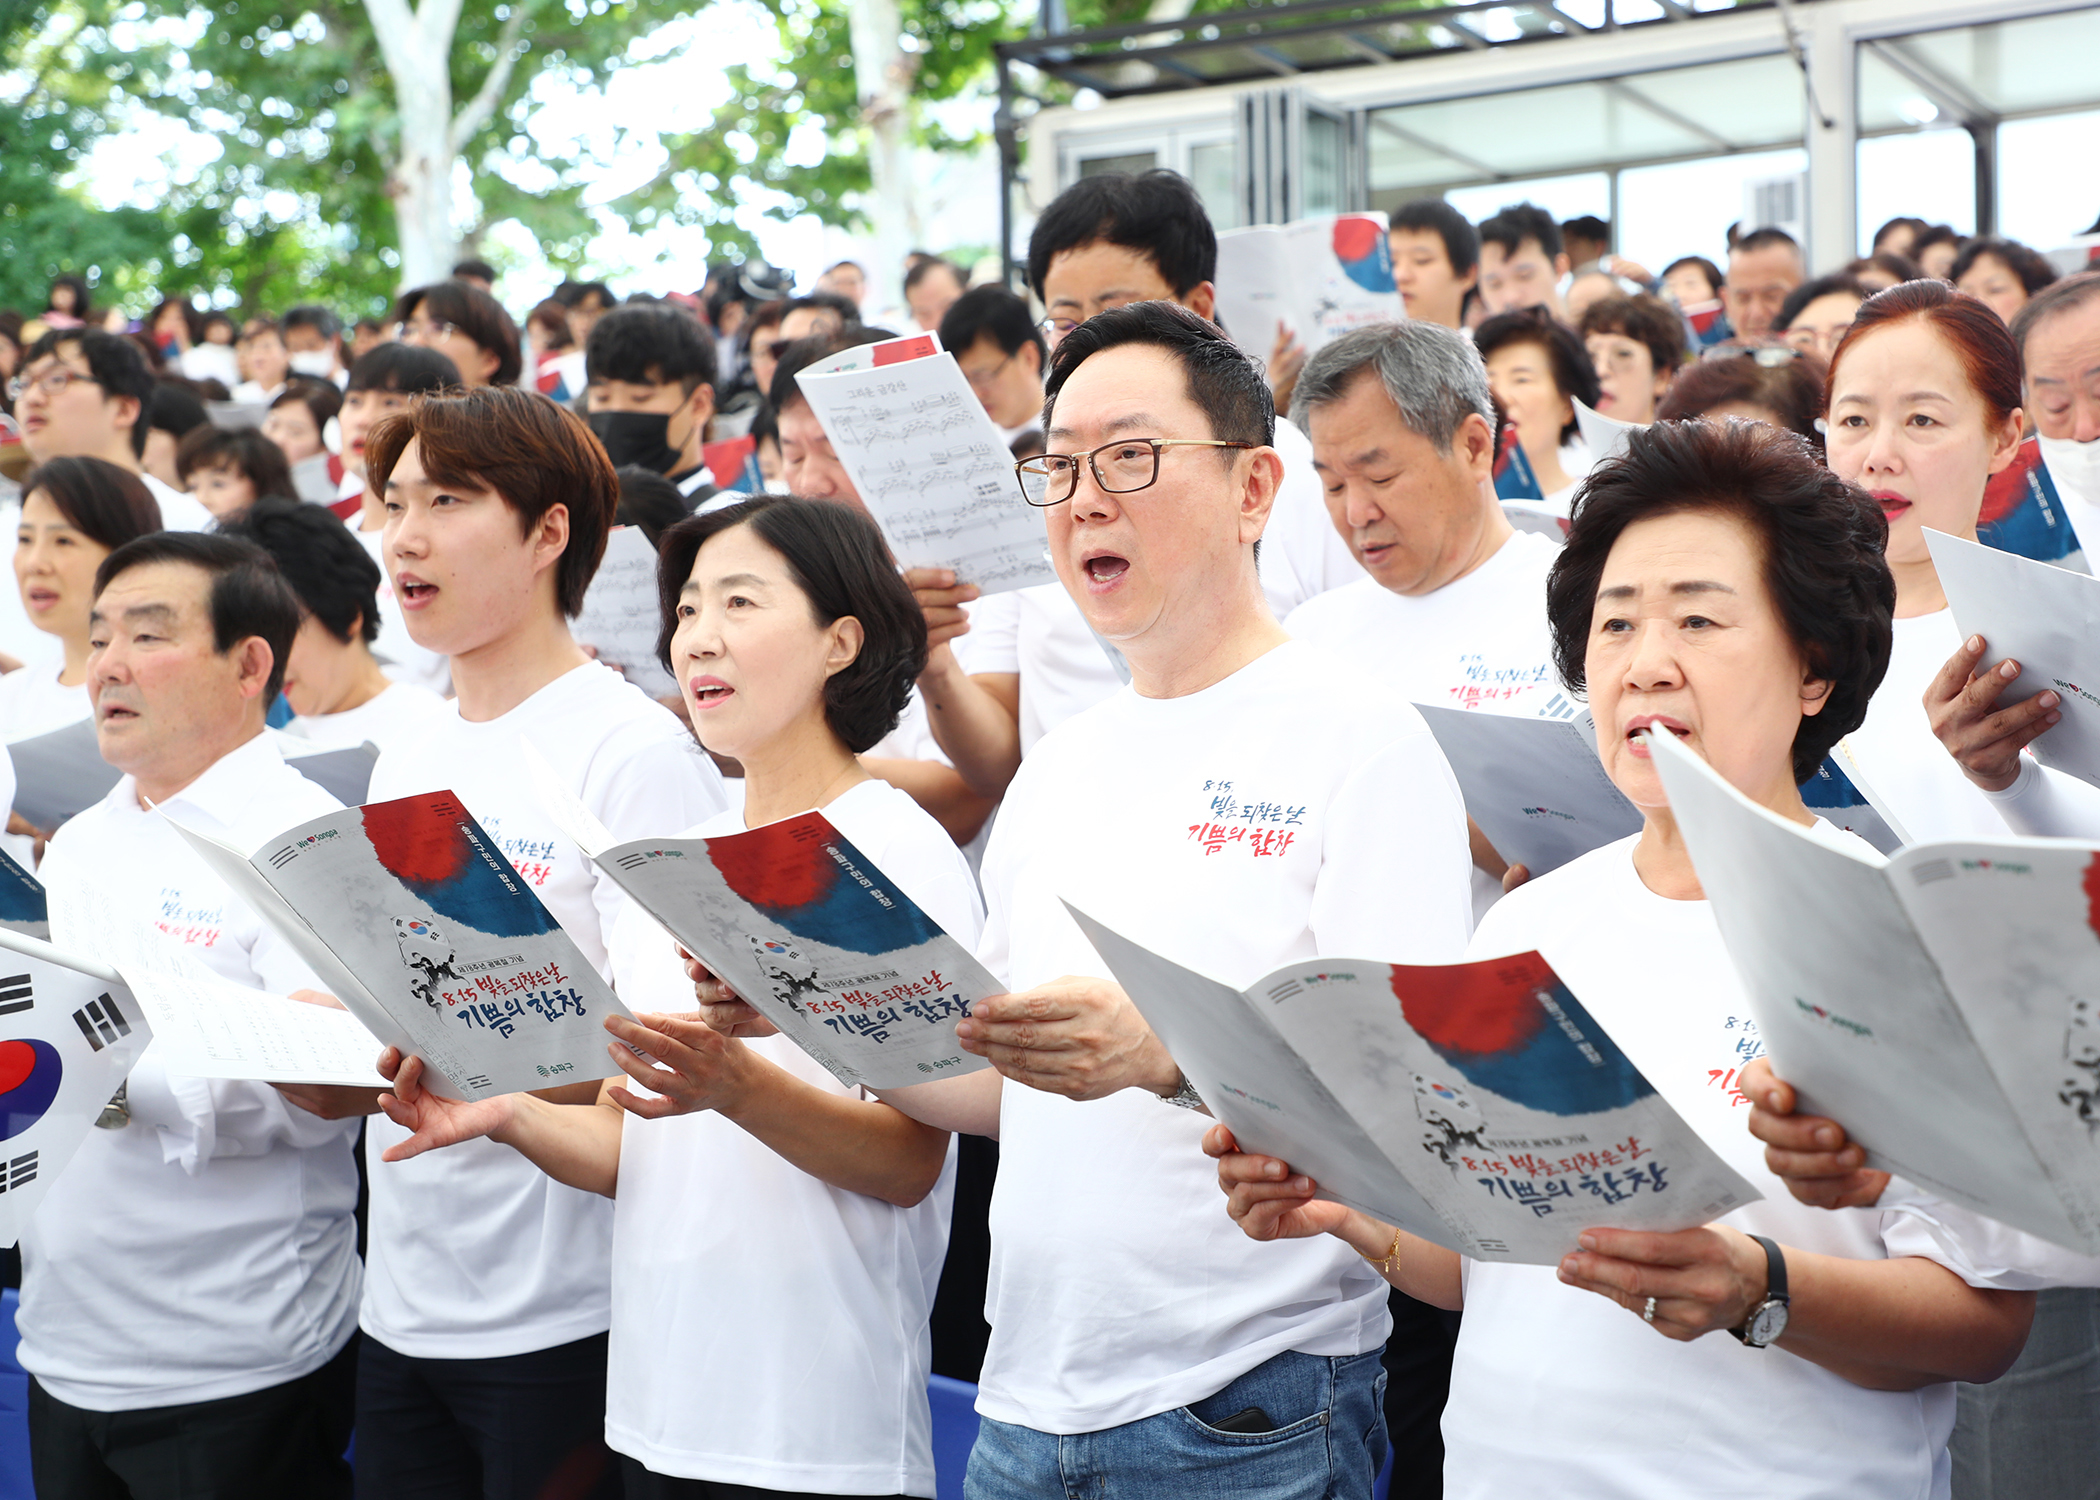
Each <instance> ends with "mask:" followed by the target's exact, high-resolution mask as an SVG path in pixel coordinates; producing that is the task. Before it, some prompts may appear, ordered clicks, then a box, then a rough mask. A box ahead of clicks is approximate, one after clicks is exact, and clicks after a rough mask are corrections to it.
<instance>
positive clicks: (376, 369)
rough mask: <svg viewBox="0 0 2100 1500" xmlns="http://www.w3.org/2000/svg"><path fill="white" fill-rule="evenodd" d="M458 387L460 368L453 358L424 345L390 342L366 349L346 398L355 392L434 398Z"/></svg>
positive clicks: (353, 371)
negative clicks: (385, 392) (436, 394)
mask: <svg viewBox="0 0 2100 1500" xmlns="http://www.w3.org/2000/svg"><path fill="white" fill-rule="evenodd" d="M458 384H459V366H458V365H455V364H454V363H452V356H451V355H449V354H444V353H441V352H440V351H438V350H436V349H425V348H424V347H423V346H422V345H421V344H404V343H402V342H401V341H400V340H399V339H389V340H388V341H387V342H386V343H384V344H378V345H375V346H374V347H372V348H370V349H367V350H366V351H365V352H364V353H363V354H361V355H359V356H358V357H357V362H356V363H355V364H353V365H351V366H350V379H349V381H348V382H347V383H346V384H345V385H344V386H343V394H344V395H346V396H347V395H349V394H350V393H351V392H352V391H392V392H396V393H398V394H400V395H404V396H424V395H432V394H435V393H436V392H438V391H449V390H451V389H452V388H453V387H454V386H456V385H458Z"/></svg>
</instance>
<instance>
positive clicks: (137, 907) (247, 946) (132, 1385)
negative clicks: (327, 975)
mask: <svg viewBox="0 0 2100 1500" xmlns="http://www.w3.org/2000/svg"><path fill="white" fill-rule="evenodd" d="M163 805H164V806H166V808H167V809H168V810H169V811H170V812H172V813H174V814H176V815H177V816H179V817H180V818H182V820H183V821H184V822H186V823H189V824H191V825H192V826H194V827H197V828H201V829H203V830H204V831H205V832H208V833H211V834H213V835H214V836H216V837H218V838H220V839H223V840H225V841H226V842H228V843H230V844H233V845H235V846H236V847H238V848H242V849H254V848H256V847H258V846H259V845H261V844H262V843H263V842H265V841H266V840H267V839H269V838H271V837H272V836H274V835H276V834H278V833H281V832H283V831H284V830H285V829H287V828H291V827H293V826H295V825H297V824H300V823H303V822H306V821H308V820H310V819H313V818H318V817H324V816H326V815H327V814H329V813H331V812H333V811H335V810H336V809H337V808H338V807H339V805H340V804H338V803H337V802H336V800H335V799H334V798H333V797H331V796H329V795H328V793H326V792H324V791H323V790H321V788H320V787H318V786H316V785H315V784H314V783H313V782H311V781H309V780H307V779H306V778H305V777H304V776H302V775H300V774H299V773H298V772H297V771H295V770H292V769H291V768H290V767H289V766H287V765H286V764H285V763H284V760H283V758H282V757H281V756H280V755H279V754H278V752H277V748H276V745H275V743H274V742H273V740H272V738H271V737H270V736H269V735H266V734H259V735H257V736H256V737H255V738H254V739H252V740H249V741H248V742H247V743H246V744H243V745H241V746H240V747H239V748H238V749H235V750H232V751H230V752H228V753H227V754H226V755H224V756H222V757H220V759H219V760H218V761H217V762H216V763H214V764H213V765H212V766H211V768H210V769H209V770H207V771H206V772H205V773H204V774H203V775H202V776H200V777H198V778H197V779H196V780H195V781H193V782H191V783H190V785H188V786H187V787H185V788H183V790H182V791H180V792H178V793H177V794H176V795H175V796H173V797H170V798H168V799H167V801H166V803H165V804H163ZM39 874H40V877H41V879H42V880H43V882H44V884H45V886H46V888H47V889H48V891H49V895H50V903H51V940H52V942H53V943H55V944H57V945H58V946H59V947H61V948H71V949H73V950H75V951H77V952H82V953H88V954H93V953H97V952H102V951H106V949H107V943H106V938H107V933H106V929H105V926H104V924H105V923H106V922H109V921H121V922H130V923H136V924H138V926H139V927H141V928H143V929H145V930H146V931H148V932H149V933H150V934H151V941H154V942H158V943H165V944H168V945H171V946H173V947H175V948H177V949H179V950H180V951H182V952H183V953H186V954H188V955H189V956H190V957H192V958H194V959H196V960H197V961H198V962H200V963H202V964H203V965H204V966H205V967H207V968H209V969H211V970H212V971H214V972H215V973H218V974H220V975H223V976H224V977H226V978H228V979H231V980H233V981H235V982H236V983H238V984H244V985H251V986H254V987H256V988H258V989H264V990H268V991H270V992H272V993H274V994H279V995H282V994H285V993H287V992H289V991H291V990H295V989H316V988H320V981H318V980H317V979H316V978H315V977H314V976H313V974H312V972H311V971H310V970H309V969H308V968H307V967H306V965H305V963H304V962H303V961H301V960H300V958H299V957H298V955H297V954H295V953H294V952H293V951H292V949H291V947H290V945H289V944H287V943H286V942H285V941H284V939H283V938H282V937H280V936H279V935H278V934H277V932H276V930H275V929H274V928H271V927H269V926H268V925H267V924H265V923H264V922H263V920H262V918H261V917H259V916H258V915H257V914H256V913H255V912H254V911H253V910H252V909H251V908H250V907H249V906H248V905H247V904H246V903H244V902H242V901H241V900H240V899H239V898H238V897H236V896H235V895H234V894H233V893H232V892H231V891H230V890H228V889H227V887H226V886H225V885H224V884H223V883H222V882H221V881H220V880H219V879H218V877H217V876H215V875H213V874H212V873H211V871H210V869H209V868H207V867H206V865H205V864H204V862H203V860H201V859H200V858H199V857H198V856H197V855H196V853H195V852H194V851H192V850H191V848H190V847H189V845H188V844H187V843H185V842H184V841H183V839H182V836H181V835H180V834H178V833H177V832H176V831H175V830H174V828H173V827H171V826H170V825H169V824H168V822H167V820H166V819H164V818H162V817H161V816H159V815H158V814H157V813H151V812H147V811H146V810H144V809H143V808H141V807H140V806H139V800H138V783H137V782H136V781H134V780H133V779H132V778H131V777H129V776H126V777H124V778H123V779H122V780H120V781H119V782H118V783H117V784H116V786H115V787H113V788H112V789H111V790H110V792H109V794H108V795H107V796H106V797H104V798H103V799H102V800H101V801H100V802H98V803H96V804H95V805H94V806H92V807H90V808H87V809H86V810H85V811H83V812H81V813H80V814H79V815H78V816H76V817H74V818H73V819H72V820H70V821H69V822H68V823H67V824H66V825H65V827H63V828H61V829H60V830H59V831H58V833H57V835H56V836H54V837H53V839H52V840H51V845H50V848H49V849H48V850H47V851H46V853H45V856H44V863H43V867H42V869H41V871H40V872H39ZM155 1052H156V1049H155V1048H153V1047H149V1048H147V1050H146V1054H145V1056H144V1057H143V1058H142V1059H141V1060H140V1062H139V1065H138V1066H137V1067H136V1068H134V1069H133V1070H132V1073H131V1077H130V1080H129V1081H128V1083H127V1085H126V1094H127V1098H128V1102H129V1108H130V1111H131V1122H130V1123H129V1124H128V1125H125V1126H124V1127H122V1128H121V1129H116V1130H100V1129H98V1130H91V1131H89V1132H88V1139H87V1142H86V1144H84V1145H83V1146H82V1147H81V1148H80V1152H79V1154H78V1155H76V1156H75V1157H74V1158H73V1161H72V1162H71V1164H70V1165H68V1166H67V1168H66V1170H65V1172H64V1173H63V1174H62V1175H61V1176H60V1177H59V1178H58V1180H57V1181H55V1182H53V1183H52V1184H51V1187H50V1192H49V1195H48V1196H47V1197H46V1198H45V1199H44V1201H43V1204H42V1206H41V1207H39V1209H38V1210H37V1214H36V1217H35V1219H34V1220H33V1221H32V1222H31V1224H30V1227H29V1231H28V1232H27V1233H26V1234H25V1235H24V1236H23V1239H22V1308H21V1314H20V1317H19V1320H18V1321H19V1325H20V1328H21V1333H22V1347H21V1355H20V1358H21V1362H22V1366H23V1368H24V1369H26V1370H28V1371H30V1372H31V1373H32V1374H34V1375H35V1376H36V1378H37V1379H38V1380H39V1381H40V1382H42V1383H43V1385H44V1387H45V1388H46V1389H47V1390H49V1391H50V1392H51V1394H52V1395H53V1396H55V1397H57V1398H58V1399H59V1400H61V1401H63V1402H66V1403H67V1404H69V1405H72V1406H78V1407H83V1408H86V1409H88V1410H90V1411H133V1410H138V1409H140V1408H144V1407H156V1406H170V1405H176V1404H181V1403H188V1402H194V1401H212V1400H218V1399H220V1398H222V1397H227V1396H238V1395H244V1394H247V1393H248V1392H251V1391H258V1390H263V1389H266V1388H267V1387H270V1386H274V1385H281V1384H284V1383H285V1382H287V1381H291V1380H296V1379H298V1378H299V1377H301V1376H303V1375H307V1374H310V1373H311V1372H312V1371H314V1370H316V1369H318V1368H319V1367H320V1366H321V1365H323V1364H325V1363H326V1362H327V1361H328V1360H329V1359H330V1358H331V1357H332V1356H333V1355H334V1354H335V1353H336V1351H337V1350H339V1349H341V1348H342V1346H343V1343H344V1341H345V1340H347V1339H348V1338H349V1337H350V1335H351V1333H352V1332H354V1331H355V1329H356V1326H357V1298H358V1287H359V1273H358V1261H357V1228H356V1224H355V1222H354V1218H353V1215H354V1212H355V1209H356V1206H357V1166H356V1162H355V1160H354V1159H353V1158H352V1156H351V1154H350V1153H351V1147H352V1143H353V1142H354V1141H355V1140H356V1138H357V1122H356V1121H355V1120H339V1121H332V1122H331V1121H326V1120H322V1119H319V1118H317V1117H316V1116H314V1115H311V1114H308V1113H307V1112H306V1111H304V1110H302V1109H299V1108H298V1107H297V1106H295V1105H292V1104H290V1103H289V1102H287V1101H286V1100H285V1098H284V1096H283V1095H282V1094H280V1093H278V1092H277V1091H276V1090H275V1089H273V1088H271V1087H270V1086H269V1085H268V1084H263V1083H246V1082H234V1081H229V1080H224V1079H202V1078H193V1077H190V1076H188V1075H183V1074H174V1073H170V1072H168V1071H167V1069H166V1068H164V1067H162V1066H161V1064H160V1063H159V1061H158V1060H157V1059H156V1056H155Z"/></svg>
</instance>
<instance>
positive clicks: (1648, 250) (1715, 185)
mask: <svg viewBox="0 0 2100 1500" xmlns="http://www.w3.org/2000/svg"><path fill="white" fill-rule="evenodd" d="M1807 167H1808V153H1807V152H1806V151H1803V150H1800V149H1799V148H1795V149H1792V150H1786V151H1750V152H1744V153H1743V154H1741V155H1739V156H1712V157H1707V158H1705V159H1704V160H1700V161H1677V162H1666V163H1664V164H1663V165H1661V166H1654V167H1629V168H1628V169H1627V170H1625V171H1624V172H1621V173H1620V174H1619V223H1618V235H1617V238H1618V244H1619V253H1620V254H1622V255H1624V256H1625V257H1626V258H1627V259H1628V260H1631V261H1635V262H1637V263H1639V264H1640V265H1643V266H1646V267H1647V268H1648V269H1649V270H1651V271H1653V272H1654V273H1655V274H1656V275H1658V276H1660V275H1661V274H1662V269H1663V267H1664V266H1666V265H1668V264H1669V263H1670V262H1671V261H1673V260H1676V259H1677V258H1678V257H1679V256H1684V255H1703V256H1705V257H1706V258H1707V259H1708V260H1710V261H1712V262H1713V263H1714V264H1715V265H1717V266H1721V267H1723V268H1725V267H1726V266H1727V264H1728V226H1729V225H1730V224H1733V223H1735V222H1736V221H1737V220H1738V219H1740V218H1742V217H1743V213H1744V204H1743V190H1744V188H1745V187H1746V186H1747V185H1748V184H1749V183H1752V182H1758V181H1762V180H1764V179H1766V178H1770V177H1781V176H1785V175H1787V174H1788V173H1793V172H1801V171H1805V170H1807Z"/></svg>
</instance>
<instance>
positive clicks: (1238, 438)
mask: <svg viewBox="0 0 2100 1500" xmlns="http://www.w3.org/2000/svg"><path fill="white" fill-rule="evenodd" d="M1128 344H1148V345H1150V346H1152V347H1153V348H1155V349H1164V350H1166V351H1167V352H1168V353H1169V354H1171V355H1173V356H1174V359H1175V361H1176V363H1178V364H1179V365H1180V366H1181V373H1182V378H1183V379H1185V380H1186V381H1187V382H1188V392H1189V399H1190V400H1191V401H1193V402H1195V403H1196V405H1197V406H1198V407H1199V408H1201V410H1202V412H1203V416H1204V420H1206V421H1207V422H1209V424H1210V435H1211V436H1212V437H1214V438H1220V439H1222V440H1224V441H1225V442H1228V443H1254V444H1257V445H1260V446H1263V447H1266V446H1267V445H1269V444H1270V443H1273V442H1274V441H1275V440H1276V403H1275V400H1274V398H1273V397H1272V396H1271V395H1270V394H1269V383H1268V381H1266V380H1264V379H1263V378H1262V372H1261V366H1259V365H1257V364H1256V363H1255V362H1254V361H1253V360H1251V359H1249V358H1248V357H1247V356H1246V355H1245V354H1243V353H1242V352H1241V351H1240V347H1239V346H1238V345H1237V344H1235V343H1233V341H1232V340H1231V339H1230V338H1228V337H1226V335H1225V331H1224V330H1223V329H1221V328H1220V327H1218V325H1217V324H1215V323H1213V322H1211V321H1210V320H1209V319H1208V318H1199V317H1198V316H1196V314H1194V313H1192V312H1190V311H1189V310H1188V309H1187V308H1185V307H1183V306H1182V305H1181V304H1180V303H1178V302H1133V303H1131V304H1130V305H1129V306H1127V307H1112V308H1110V309H1108V311H1106V312H1099V313H1096V314H1094V316H1092V317H1091V318H1088V319H1087V320H1086V321H1085V322H1084V323H1081V324H1080V325H1079V326H1078V327H1077V328H1075V329H1073V330H1072V331H1071V332H1070V333H1068V334H1066V335H1065V336H1064V338H1063V339H1062V340H1061V341H1060V342H1059V343H1058V346H1057V352H1056V353H1054V354H1052V355H1051V356H1050V375H1049V378H1048V379H1047V380H1046V381H1044V383H1043V428H1044V430H1045V431H1046V432H1047V431H1048V430H1049V426H1050V415H1051V413H1052V412H1053V411H1054V410H1055V409H1056V407H1057V396H1058V392H1060V391H1062V390H1063V389H1064V388H1065V382H1066V381H1067V380H1070V379H1071V378H1072V372H1073V371H1074V370H1076V369H1078V368H1079V367H1080V365H1082V364H1084V363H1085V362H1086V361H1087V360H1089V359H1091V358H1093V356H1095V355H1096V354H1101V353H1104V352H1106V351H1107V350H1110V349H1116V348H1121V347H1123V346H1124V345H1128ZM1219 451H1220V452H1221V453H1222V454H1223V456H1224V459H1225V461H1226V462H1227V463H1228V464H1229V463H1231V462H1232V461H1233V459H1234V458H1235V457H1236V454H1235V453H1234V451H1233V450H1231V449H1221V450H1219Z"/></svg>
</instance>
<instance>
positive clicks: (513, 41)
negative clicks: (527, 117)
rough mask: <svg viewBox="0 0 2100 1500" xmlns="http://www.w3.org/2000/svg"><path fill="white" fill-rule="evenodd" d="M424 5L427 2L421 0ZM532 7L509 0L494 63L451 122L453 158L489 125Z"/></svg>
mask: <svg viewBox="0 0 2100 1500" xmlns="http://www.w3.org/2000/svg"><path fill="white" fill-rule="evenodd" d="M424 3H425V4H426V5H427V4H429V3H431V0H424ZM531 12H532V6H531V5H530V4H529V3H528V0H511V4H510V14H509V15H508V16H506V17H505V18H504V21H503V30H502V32H501V33H500V34H499V35H498V36H497V38H496V60H495V61H494V62H493V63H491V64H490V65H489V72H488V76H487V77H486V78H484V79H482V80H481V87H480V88H478V89H476V90H475V91H474V97H473V98H471V99H469V100H468V101H467V102H466V103H465V104H464V105H463V106H461V108H460V111H459V113H458V114H457V115H455V116H454V117H453V120H452V130H451V141H452V151H453V154H454V155H455V156H456V155H458V154H459V153H460V152H462V151H464V150H466V149H467V142H468V141H470V140H472V139H473V138H474V132H476V131H477V130H479V129H481V127H482V126H484V125H486V124H487V123H488V122H489V117H490V116H492V115H494V114H495V113H496V106H497V104H498V103H500V102H501V101H502V98H503V91H504V90H505V89H507V88H509V87H510V75H511V73H512V71H513V70H514V69H515V68H516V67H517V65H518V57H519V55H520V51H521V49H520V48H519V46H518V39H519V38H520V37H521V36H523V35H524V33H525V23H526V21H527V20H529V19H530V18H531Z"/></svg>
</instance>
